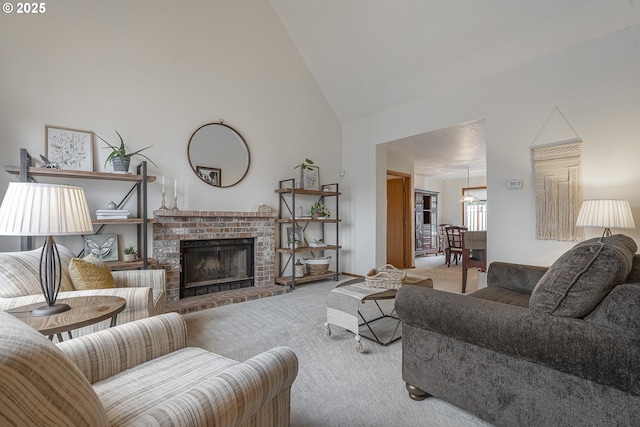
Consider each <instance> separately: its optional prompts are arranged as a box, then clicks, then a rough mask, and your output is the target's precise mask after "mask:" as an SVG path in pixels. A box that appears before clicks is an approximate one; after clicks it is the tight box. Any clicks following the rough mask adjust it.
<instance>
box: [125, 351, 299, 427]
mask: <svg viewBox="0 0 640 427" xmlns="http://www.w3.org/2000/svg"><path fill="white" fill-rule="evenodd" d="M297 374H298V358H297V357H296V355H295V353H294V352H293V350H291V349H289V348H287V347H276V348H272V349H270V350H267V351H265V352H263V353H260V354H258V355H257V356H255V357H253V358H251V359H249V360H247V361H246V362H244V363H238V364H237V365H234V366H232V367H230V368H228V369H226V370H225V371H224V372H221V373H220V374H219V375H217V376H215V377H211V378H210V379H209V380H207V381H202V382H201V383H200V384H198V385H196V386H194V387H193V388H191V389H190V390H189V391H187V392H186V393H182V394H180V395H179V396H175V397H174V396H167V398H166V400H164V401H163V402H162V408H161V410H159V411H154V412H153V413H147V414H145V415H144V416H143V417H141V418H140V419H137V420H136V421H137V422H138V421H139V423H140V425H160V424H162V421H164V423H168V422H167V418H169V419H171V424H172V425H180V421H181V420H180V418H182V419H185V418H187V419H188V420H189V425H203V426H204V425H220V426H222V425H225V426H227V425H228V426H232V425H233V426H240V425H248V424H249V422H248V421H250V419H251V417H253V416H254V415H255V414H256V413H258V411H259V410H260V409H261V408H262V407H263V406H264V405H265V404H267V403H268V402H270V401H272V400H274V399H277V400H278V402H276V403H275V404H276V405H277V406H278V407H282V406H283V405H286V408H288V407H289V399H290V389H291V385H292V384H293V381H294V380H295V379H296V376H297ZM202 400H206V403H207V408H206V410H203V408H202V403H201V402H202ZM209 405H211V407H209ZM269 413H270V414H271V416H273V412H272V411H269ZM288 414H289V411H288V409H287V410H286V411H283V413H282V416H283V417H284V416H288ZM177 415H178V416H179V418H178V416H177ZM174 416H175V417H176V419H173V417H174ZM209 417H213V419H211V418H209ZM251 425H253V424H251ZM258 425H260V420H258ZM278 425H289V420H288V419H287V420H284V419H282V420H281V422H280V423H278Z"/></svg>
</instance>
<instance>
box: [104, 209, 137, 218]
mask: <svg viewBox="0 0 640 427" xmlns="http://www.w3.org/2000/svg"><path fill="white" fill-rule="evenodd" d="M96 218H97V219H127V218H129V210H128V209H98V210H97V211H96Z"/></svg>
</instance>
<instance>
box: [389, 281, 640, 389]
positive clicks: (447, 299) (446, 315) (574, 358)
mask: <svg viewBox="0 0 640 427" xmlns="http://www.w3.org/2000/svg"><path fill="white" fill-rule="evenodd" d="M395 308H396V311H397V313H398V316H399V317H400V319H401V320H402V322H403V325H410V326H412V327H415V328H421V329H426V330H429V331H432V332H435V333H439V334H442V335H445V336H448V337H451V338H454V339H457V340H460V341H464V342H467V343H469V344H473V345H476V346H479V347H483V348H486V349H490V350H494V351H496V352H500V353H504V354H508V355H510V356H513V357H518V358H522V359H525V360H528V361H530V362H534V363H537V364H539V365H543V366H547V367H549V368H551V369H556V370H559V371H562V372H565V373H568V374H572V375H575V376H578V377H581V378H585V379H588V380H591V381H594V382H597V383H600V384H604V385H607V386H611V387H615V388H617V389H620V390H623V391H626V392H629V393H632V394H634V395H640V370H638V368H637V367H638V366H640V340H638V339H637V338H635V337H634V336H631V335H629V334H626V333H622V332H619V331H616V330H613V329H609V328H605V327H602V326H598V325H594V324H592V323H590V322H586V321H584V320H581V319H572V318H565V317H558V316H552V315H549V314H546V313H542V312H538V311H535V310H530V309H528V308H524V307H518V306H514V305H510V304H501V303H498V302H495V301H488V300H483V299H479V298H471V297H468V296H465V295H459V294H453V293H448V292H442V291H438V290H433V289H428V288H420V287H415V286H403V287H402V288H400V290H398V294H397V297H396V305H395ZM403 341H404V338H403ZM405 343H406V342H405Z"/></svg>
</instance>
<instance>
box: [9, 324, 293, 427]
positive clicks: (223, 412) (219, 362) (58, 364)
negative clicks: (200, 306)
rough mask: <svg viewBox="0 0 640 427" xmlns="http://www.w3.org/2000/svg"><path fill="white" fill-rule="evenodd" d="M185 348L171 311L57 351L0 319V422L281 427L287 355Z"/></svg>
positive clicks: (182, 327)
mask: <svg viewBox="0 0 640 427" xmlns="http://www.w3.org/2000/svg"><path fill="white" fill-rule="evenodd" d="M186 341H187V328H186V324H185V322H184V320H183V319H182V316H180V315H179V314H177V313H168V314H163V315H159V316H154V317H149V318H146V319H142V320H137V321H134V322H130V323H126V324H124V325H119V326H116V327H113V328H110V329H105V330H103V331H99V332H96V333H93V334H89V335H84V336H81V337H78V338H75V339H72V340H68V341H65V342H63V343H60V344H57V345H56V344H54V343H52V342H51V341H49V340H48V339H47V338H46V337H44V336H43V335H41V334H40V333H38V332H37V331H35V330H34V329H32V328H30V327H29V326H27V325H26V324H24V323H22V322H21V321H20V320H18V319H17V318H15V317H13V316H12V315H10V314H9V313H4V312H0V384H2V387H0V425H47V426H71V425H75V426H107V425H108V426H129V425H136V426H143V425H144V426H189V427H197V426H203V427H204V426H261V427H270V426H288V425H289V420H290V397H291V385H292V384H293V381H294V380H295V378H296V376H297V373H298V360H297V357H296V355H295V354H294V353H293V351H292V350H290V349H288V348H286V347H277V348H274V349H271V350H269V351H266V352H264V353H261V354H258V355H257V356H255V357H253V358H251V359H249V360H247V361H246V362H244V363H238V362H236V361H233V360H231V359H227V358H225V357H222V356H219V355H216V354H213V353H210V352H208V351H205V350H203V349H199V348H189V347H186Z"/></svg>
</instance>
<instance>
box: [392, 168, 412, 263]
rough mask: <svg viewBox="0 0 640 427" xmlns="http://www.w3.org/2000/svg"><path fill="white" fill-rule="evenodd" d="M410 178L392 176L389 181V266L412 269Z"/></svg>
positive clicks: (406, 176)
mask: <svg viewBox="0 0 640 427" xmlns="http://www.w3.org/2000/svg"><path fill="white" fill-rule="evenodd" d="M409 190H410V177H409V176H408V175H405V176H394V175H390V176H389V177H388V179H387V264H391V265H393V266H395V267H397V268H410V267H412V262H411V261H412V258H413V257H412V252H411V248H412V238H411V230H410V227H411V218H410V217H409V215H413V214H412V211H411V209H410V208H409V204H410V201H411V198H410V192H409Z"/></svg>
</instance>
